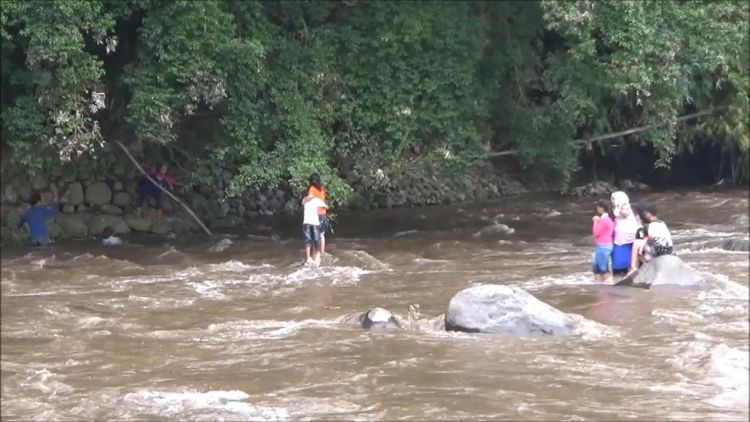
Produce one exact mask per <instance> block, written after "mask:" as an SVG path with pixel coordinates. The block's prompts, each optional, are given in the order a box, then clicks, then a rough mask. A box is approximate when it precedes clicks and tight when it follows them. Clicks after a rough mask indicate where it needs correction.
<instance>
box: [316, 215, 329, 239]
mask: <svg viewBox="0 0 750 422" xmlns="http://www.w3.org/2000/svg"><path fill="white" fill-rule="evenodd" d="M318 220H319V221H320V225H319V226H318V231H319V232H320V235H321V236H323V235H325V234H326V229H328V216H327V215H325V214H318Z"/></svg>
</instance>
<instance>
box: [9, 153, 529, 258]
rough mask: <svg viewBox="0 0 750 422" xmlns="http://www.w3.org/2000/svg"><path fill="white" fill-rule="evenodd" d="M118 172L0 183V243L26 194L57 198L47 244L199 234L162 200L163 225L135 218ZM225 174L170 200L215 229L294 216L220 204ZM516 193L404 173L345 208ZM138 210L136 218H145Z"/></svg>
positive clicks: (256, 203) (281, 194)
mask: <svg viewBox="0 0 750 422" xmlns="http://www.w3.org/2000/svg"><path fill="white" fill-rule="evenodd" d="M123 168H124V167H122V166H121V167H118V169H119V171H118V170H115V171H113V172H112V174H110V175H108V176H107V177H93V176H86V175H83V176H75V177H71V176H69V175H63V174H61V173H60V172H54V171H53V172H51V173H50V174H49V175H48V176H46V177H40V176H37V177H33V178H31V179H27V178H16V179H14V180H11V181H7V183H6V180H5V178H4V179H3V185H2V187H1V189H2V201H0V202H1V205H0V207H1V209H2V212H1V214H2V221H1V223H2V243H5V244H8V243H18V242H24V241H25V240H26V238H27V234H26V233H25V231H21V230H18V229H16V225H17V224H18V220H19V218H20V216H21V215H22V213H23V212H24V211H25V209H26V208H27V205H26V203H27V202H28V198H29V197H30V196H31V194H32V193H39V194H40V195H41V197H42V202H43V203H49V202H52V200H53V198H54V197H55V196H58V197H59V199H60V202H61V204H62V207H61V215H59V216H57V217H55V218H54V219H51V220H50V222H49V230H50V235H51V237H52V238H53V239H70V238H88V237H98V236H100V235H101V232H102V229H103V228H104V227H106V226H111V227H112V228H113V229H114V230H115V232H116V233H120V234H126V233H130V232H145V233H154V234H158V235H170V234H173V235H180V234H183V233H187V232H190V231H197V230H199V229H198V227H197V225H196V224H195V222H194V221H193V220H192V218H191V217H190V216H189V215H187V213H185V212H184V210H183V209H182V208H181V207H180V206H179V205H177V204H175V203H173V201H171V200H170V199H169V198H167V197H166V195H163V196H162V198H163V207H164V215H165V217H166V218H165V219H164V222H162V223H159V224H157V223H156V219H155V218H154V217H153V216H151V217H150V218H139V217H137V216H136V214H135V202H136V190H135V180H136V179H137V178H138V174H137V173H134V172H126V171H125V170H123ZM229 180H231V174H229V173H228V172H226V171H224V172H222V173H221V174H220V175H219V176H217V177H216V179H215V181H214V182H212V183H210V184H207V185H202V186H196V187H192V188H190V189H183V190H181V191H180V192H178V193H177V194H178V196H179V197H180V198H181V199H182V200H183V201H184V202H185V203H186V204H188V205H189V206H190V207H191V208H192V209H193V211H194V212H195V213H196V214H197V215H198V216H199V217H200V218H201V219H202V220H203V221H204V222H205V223H206V224H207V225H208V226H209V227H210V228H211V229H216V230H219V231H221V230H222V229H229V228H232V227H236V226H240V225H243V224H246V223H247V222H249V221H252V220H254V219H257V218H258V217H260V216H266V217H271V216H275V215H283V214H294V213H300V212H301V206H300V205H299V198H297V197H298V196H299V193H297V194H296V195H291V194H290V193H289V192H286V191H284V190H282V189H273V190H266V191H246V192H244V193H243V194H241V195H239V196H238V197H234V198H226V197H224V196H223V192H224V188H225V186H227V185H228V183H229ZM522 190H523V187H522V186H521V185H520V184H519V183H518V182H515V181H511V180H509V179H507V178H505V177H503V176H502V175H499V174H496V173H494V172H485V173H484V174H476V175H474V176H468V179H467V181H466V182H465V183H446V182H445V181H442V180H439V179H438V178H436V177H427V176H417V175H407V176H405V177H401V178H400V179H399V180H398V181H397V182H396V183H393V184H391V185H390V186H389V187H387V188H383V189H381V190H379V191H373V190H371V189H370V190H364V189H363V190H361V191H359V192H356V191H355V193H354V194H353V196H352V198H351V200H350V202H349V207H352V208H384V207H403V206H415V205H433V204H447V203H457V202H465V201H472V200H483V199H489V198H493V197H498V196H505V195H512V194H517V193H520V192H521V191H522ZM149 212H152V211H150V207H146V209H145V213H144V217H148V216H149Z"/></svg>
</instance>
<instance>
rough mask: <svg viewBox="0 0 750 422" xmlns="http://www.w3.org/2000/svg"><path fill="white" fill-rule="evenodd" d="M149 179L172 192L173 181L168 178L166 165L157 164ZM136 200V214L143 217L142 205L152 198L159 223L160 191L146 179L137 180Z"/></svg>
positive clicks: (160, 210) (160, 217)
mask: <svg viewBox="0 0 750 422" xmlns="http://www.w3.org/2000/svg"><path fill="white" fill-rule="evenodd" d="M148 175H149V177H151V178H152V179H154V180H155V181H156V182H157V183H159V185H161V186H162V187H164V188H166V189H167V190H169V191H170V192H171V191H174V181H173V180H172V178H171V177H170V176H169V166H167V164H159V165H156V166H154V167H153V168H152V169H151V170H150V171H149V172H148ZM137 191H138V199H137V200H136V208H137V210H136V214H137V215H138V216H139V217H141V216H142V215H143V203H144V202H145V201H146V199H148V198H149V197H152V198H154V208H156V209H157V210H158V211H159V221H161V220H162V217H163V214H162V207H161V189H159V187H158V186H157V185H155V184H154V183H153V182H152V181H151V180H149V179H148V178H147V177H142V178H141V179H140V180H138V185H137Z"/></svg>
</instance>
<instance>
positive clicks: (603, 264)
mask: <svg viewBox="0 0 750 422" xmlns="http://www.w3.org/2000/svg"><path fill="white" fill-rule="evenodd" d="M614 218H615V216H614V214H613V213H612V207H611V205H610V204H609V202H608V201H607V200H605V199H600V200H598V201H596V215H594V216H593V217H592V219H591V220H592V222H593V224H592V226H591V232H592V234H593V235H594V244H595V245H596V249H594V262H593V265H592V269H593V270H594V278H595V279H596V280H598V281H607V279H608V278H609V257H610V256H611V255H612V239H613V237H614V231H615V223H614Z"/></svg>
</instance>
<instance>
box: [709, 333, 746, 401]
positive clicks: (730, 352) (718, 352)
mask: <svg viewBox="0 0 750 422" xmlns="http://www.w3.org/2000/svg"><path fill="white" fill-rule="evenodd" d="M748 356H750V352H748V350H739V349H736V348H734V347H729V346H727V345H725V344H720V345H718V346H716V347H714V348H713V349H711V368H712V372H713V375H714V378H713V379H714V382H715V383H716V385H717V386H718V387H719V389H720V392H719V394H717V395H716V396H714V397H712V398H711V399H709V400H708V403H710V404H712V405H714V406H717V407H733V406H736V405H740V406H744V407H747V406H748V396H750V389H749V388H748V375H749V374H750V366H749V365H748Z"/></svg>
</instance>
